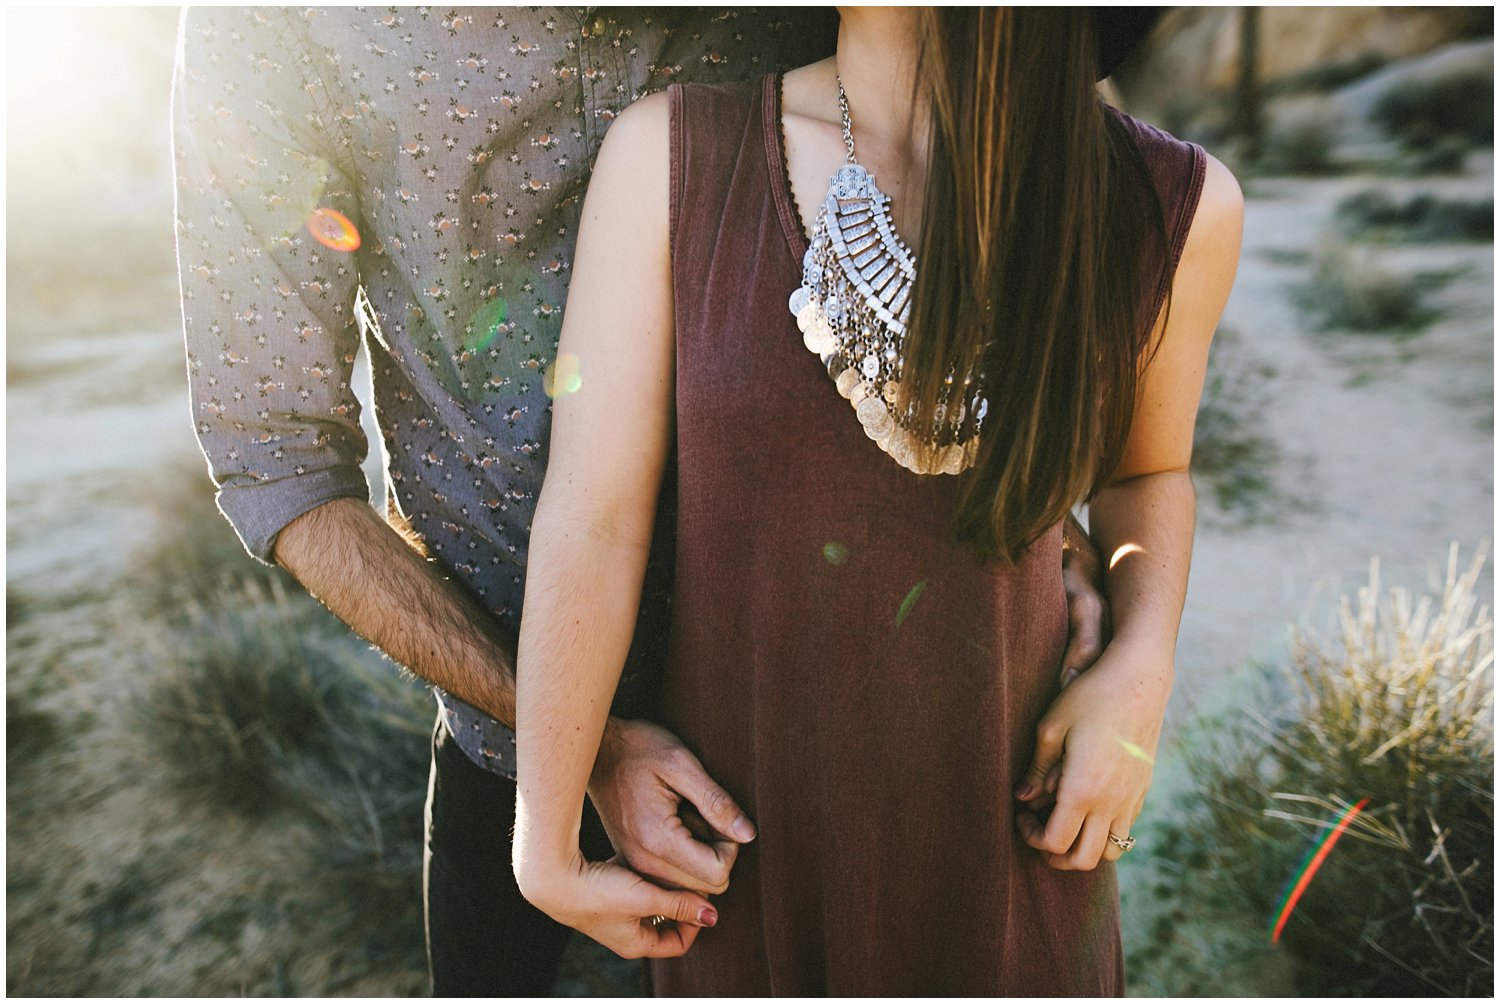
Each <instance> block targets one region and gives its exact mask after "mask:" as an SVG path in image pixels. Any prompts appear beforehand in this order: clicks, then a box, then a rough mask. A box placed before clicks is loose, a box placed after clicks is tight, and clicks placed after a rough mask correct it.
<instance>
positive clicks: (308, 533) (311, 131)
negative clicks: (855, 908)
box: [173, 8, 1099, 995]
mask: <svg viewBox="0 0 1500 1004" xmlns="http://www.w3.org/2000/svg"><path fill="white" fill-rule="evenodd" d="M833 29H834V18H833V17H832V15H831V14H830V13H827V12H821V11H815V12H805V11H793V12H788V11H785V10H777V11H774V12H765V13H756V12H752V11H745V10H740V11H735V10H724V11H717V12H702V11H683V12H670V11H669V12H661V11H644V10H635V11H629V12H625V11H623V10H615V11H593V10H588V9H583V8H540V9H527V10H524V11H523V10H519V9H486V10H482V11H481V10H476V9H471V8H463V9H446V8H415V9H390V8H382V9H380V10H359V9H353V8H335V9H328V10H315V9H307V8H298V9H295V10H291V9H274V10H272V9H252V10H230V9H207V10H193V11H190V12H188V13H187V14H185V15H184V19H183V26H182V39H181V42H182V44H181V48H180V51H179V57H178V66H177V73H176V80H175V91H174V102H173V104H174V111H173V117H174V144H175V148H176V169H177V182H178V189H177V193H178V242H179V244H178V247H179V250H178V257H179V267H180V272H181V280H182V297H183V316H184V329H185V335H186V341H187V352H188V369H189V378H190V384H191V390H192V408H193V417H194V422H195V425H196V430H197V433H198V436H199V440H200V443H201V445H202V447H203V450H204V452H205V454H206V455H207V457H208V459H209V463H210V467H211V470H212V474H213V477H214V480H215V482H216V483H217V484H218V486H219V496H218V501H219V507H220V509H221V510H222V511H223V513H224V514H225V516H226V517H227V518H228V519H229V521H230V522H231V523H232V524H233V525H234V527H235V529H236V531H237V532H238V533H239V535H240V537H241V539H242V540H243V541H244V543H245V546H246V548H247V549H248V550H249V551H250V553H251V554H253V555H255V556H256V557H257V558H259V559H261V560H263V561H275V562H276V563H278V564H280V565H281V566H283V567H285V568H286V569H288V570H289V571H290V572H291V573H292V574H293V575H295V576H296V577H297V578H298V580H299V581H301V582H302V583H303V584H304V585H305V586H306V587H307V588H308V589H309V590H310V591H311V592H312V593H313V594H314V595H316V596H317V597H318V598H319V599H320V600H322V601H323V602H324V603H325V604H326V605H327V606H328V607H329V608H330V609H331V610H333V612H334V613H336V614H337V615H338V616H339V617H341V618H342V619H343V620H344V621H345V622H347V623H348V624H349V625H350V626H351V627H352V628H353V629H354V630H355V631H357V632H358V633H359V634H360V635H362V636H363V637H365V638H367V639H369V640H370V641H372V642H373V643H375V644H376V645H377V646H378V647H380V648H381V649H382V650H383V651H385V652H386V653H387V654H389V655H390V656H391V658H392V659H394V660H395V661H397V662H398V663H400V664H401V665H403V666H406V667H409V668H410V669H411V670H412V671H413V672H415V673H417V674H418V675H419V676H421V677H423V678H424V679H426V680H427V681H429V682H431V683H432V684H433V685H434V687H435V688H436V692H437V695H438V698H439V706H440V714H439V721H438V724H437V726H436V728H435V730H434V739H433V771H432V780H431V788H430V791H429V802H428V854H427V861H426V873H425V875H424V888H425V892H426V898H427V933H428V958H429V964H430V967H431V975H432V980H433V989H434V992H435V993H438V994H444V995H449V994H485V995H493V994H502V993H516V994H528V995H536V994H543V993H546V992H548V990H549V989H550V986H551V982H552V978H553V975H554V973H555V970H556V966H557V961H558V959H559V957H560V953H561V950H562V946H563V943H564V940H565V938H566V931H565V930H564V929H562V928H560V927H558V926H557V925H556V924H554V923H553V922H551V921H550V920H548V919H547V918H545V917H544V916H542V915H541V914H540V913H539V912H537V911H535V910H534V909H533V908H531V907H530V906H529V905H528V904H526V903H525V902H524V901H523V900H522V899H521V897H520V895H519V893H518V892H517V890H516V888H515V883H514V879H513V877H512V875H511V871H510V849H509V839H510V838H509V834H510V830H511V827H512V825H513V820H514V806H515V786H514V782H513V781H512V780H511V778H513V777H514V733H513V732H512V731H511V728H510V726H511V725H512V724H513V722H514V690H513V677H512V660H513V656H514V632H515V629H516V626H517V623H518V618H519V614H520V608H521V600H522V593H523V585H524V574H525V567H526V551H527V534H528V531H529V526H530V517H531V512H532V508H533V506H534V504H535V500H536V494H537V491H538V490H539V489H540V487H541V483H542V474H543V469H544V464H545V456H546V452H545V444H546V439H547V422H548V413H549V407H548V404H549V402H548V391H549V390H551V391H553V392H558V391H560V390H561V391H566V389H567V387H566V386H563V385H565V384H566V381H567V380H568V379H569V375H568V374H566V373H564V372H562V369H563V368H562V367H556V368H549V367H552V364H553V363H554V359H553V355H554V353H555V350H556V339H557V334H558V330H559V327H560V321H561V316H562V307H563V303H564V301H565V298H566V286H567V277H568V270H569V263H570V258H571V251H572V243H573V239H574V236H575V231H576V224H577V218H578V212H579V206H580V203H581V196H582V192H583V189H584V186H585V184H586V181H587V172H588V166H589V165H590V163H591V162H592V158H593V156H594V154H595V153H596V151H597V150H598V146H599V142H600V140H601V138H602V135H603V133H604V131H605V129H606V128H607V127H608V124H609V122H610V120H611V119H612V118H613V117H614V115H615V114H616V113H617V112H618V111H619V110H620V109H622V108H623V107H625V106H626V105H627V104H629V103H630V102H631V101H632V100H634V99H635V98H636V97H638V96H640V95H641V94H642V93H645V92H647V91H650V90H656V89H660V88H662V87H665V86H666V85H668V84H669V83H672V82H674V81H679V80H690V79H691V80H728V79H742V78H748V77H752V76H755V75H758V74H760V73H763V72H766V71H768V70H771V69H773V68H775V67H777V66H782V67H786V66H795V65H800V64H802V63H806V62H811V61H813V60H815V59H817V58H820V57H821V56H823V55H826V54H827V53H828V52H829V51H831V48H832V43H833ZM362 331H363V335H364V338H363V344H364V346H365V348H366V350H367V351H368V352H369V358H370V368H371V372H372V378H373V379H372V382H373V390H374V399H375V406H376V415H377V419H378V423H379V426H380V429H381V433H382V438H383V440H384V453H385V457H384V460H385V464H384V466H385V470H386V499H387V511H388V513H389V514H390V515H391V517H392V521H393V522H395V523H398V524H402V525H403V527H409V529H410V531H411V532H410V535H409V536H408V537H403V534H402V532H400V531H398V530H397V529H394V528H393V527H392V525H390V524H389V523H387V522H386V521H385V520H383V519H382V518H381V517H380V516H378V515H377V514H376V513H375V512H374V511H373V510H372V509H371V508H370V506H369V505H368V504H367V503H366V499H367V497H368V486H367V484H366V482H365V479H364V477H363V474H362V473H361V469H360V462H361V460H362V459H363V457H364V455H365V441H364V437H363V435H362V433H361V432H360V427H359V405H358V402H357V401H356V399H355V397H354V395H353V393H352V391H351V389H350V379H351V372H352V366H353V363H354V359H355V356H356V353H357V351H358V349H359V346H360V344H361V337H360V336H361V332H362ZM549 379H550V380H551V383H549ZM670 501H671V492H670V490H669V491H668V492H666V493H664V502H665V503H668V504H667V505H664V507H663V508H664V519H663V521H662V525H661V526H660V527H659V529H658V533H657V552H658V558H657V560H655V561H654V562H653V571H652V572H651V573H650V574H649V575H648V587H647V589H646V599H645V602H644V603H643V617H642V621H641V625H640V627H639V629H638V632H637V644H636V646H635V648H634V651H633V654H632V660H631V662H630V665H629V666H628V667H627V669H626V673H625V677H624V680H623V682H622V687H621V696H620V699H619V700H618V701H617V704H616V714H617V717H616V718H615V719H613V720H612V723H611V726H610V728H609V730H608V733H607V735H606V740H605V744H604V747H603V749H602V750H601V755H600V759H599V763H598V765H597V767H596V771H595V776H594V778H593V783H592V785H591V787H590V797H591V800H592V802H593V804H594V805H595V806H596V807H597V808H598V810H599V814H600V816H601V817H602V821H603V830H605V831H607V833H608V840H606V839H605V835H604V833H603V832H601V831H600V829H599V827H598V825H597V823H595V824H593V825H592V828H591V831H590V832H586V833H585V834H584V841H585V844H586V846H587V847H588V848H589V849H590V850H591V851H592V852H593V853H594V854H596V855H607V854H608V853H610V844H613V847H614V849H615V850H617V851H618V852H619V854H620V855H621V857H622V858H623V859H624V860H625V861H626V862H627V863H628V864H629V865H631V866H632V867H633V868H635V869H636V870H637V871H640V872H641V873H643V874H645V875H647V876H648V877H651V878H653V879H655V880H656V881H657V882H659V883H660V884H662V885H665V886H668V887H681V888H688V889H694V890H697V891H699V892H704V893H711V892H715V891H719V890H722V889H723V888H724V887H725V884H726V882H727V881H728V875H729V870H730V868H731V867H732V865H733V863H734V859H735V855H736V853H737V849H738V847H739V845H740V844H742V843H744V842H746V841H748V840H751V839H753V837H754V825H753V823H752V822H751V821H750V820H749V819H747V818H746V817H745V816H744V814H743V813H742V812H741V811H740V810H739V808H738V807H737V806H736V804H735V803H734V801H733V799H732V798H731V797H730V795H729V794H728V793H726V792H725V791H723V789H721V788H720V787H719V786H718V785H717V784H715V783H714V781H713V780H712V779H711V778H709V777H708V776H707V774H706V773H705V772H704V771H703V769H702V767H701V766H700V765H699V764H698V762H697V760H696V759H695V758H694V757H693V756H692V754H691V753H690V752H689V751H687V750H686V749H685V748H684V747H682V745H681V744H680V743H679V742H678V741H677V740H676V739H675V737H673V736H671V735H670V734H669V733H667V732H666V731H665V730H662V729H660V728H658V727H656V726H654V725H651V724H649V723H648V722H645V721H642V720H640V716H641V715H642V714H643V713H644V711H645V710H646V709H647V708H648V707H649V690H650V687H649V684H650V675H649V670H650V667H651V666H652V665H653V663H654V661H655V659H656V658H657V657H658V656H659V654H660V643H661V641H662V639H663V638H664V635H665V632H664V630H663V626H664V624H665V617H666V615H667V610H666V606H667V603H668V598H669V590H670V583H669V581H668V572H669V569H670V560H669V558H670V547H671V537H670V528H671V524H670V511H669V510H670ZM661 555H666V556H667V558H668V560H665V561H664V560H661V557H660V556H661ZM1088 581H1089V574H1088V569H1083V570H1081V571H1080V570H1079V569H1076V568H1075V569H1072V570H1071V571H1070V573H1069V583H1070V595H1072V594H1074V593H1079V594H1081V595H1082V596H1083V599H1082V600H1081V601H1080V602H1077V603H1075V604H1074V608H1073V613H1074V619H1075V622H1081V621H1087V622H1088V623H1089V625H1090V626H1089V627H1088V628H1087V629H1086V630H1083V631H1078V632H1076V633H1075V640H1074V645H1073V646H1072V647H1071V648H1070V651H1069V656H1068V662H1069V665H1070V667H1071V668H1082V667H1083V666H1085V665H1087V663H1088V662H1090V661H1092V657H1093V655H1094V654H1096V653H1097V648H1098V640H1099V639H1098V634H1099V615H1098V614H1097V612H1096V613H1093V614H1092V616H1090V615H1089V613H1088V611H1089V610H1090V609H1092V610H1097V608H1098V597H1097V595H1096V594H1094V593H1092V592H1091V591H1090V589H1089V586H1088ZM684 803H686V804H687V805H688V806H691V807H692V808H693V809H695V810H696V812H697V813H699V814H701V817H702V820H703V821H704V822H706V827H705V826H702V825H701V824H697V822H696V817H695V816H694V814H693V812H692V811H690V810H688V809H686V808H684V810H683V812H684V815H685V816H686V817H688V818H689V819H690V820H692V821H694V822H695V827H696V828H695V831H690V830H689V829H688V828H687V826H686V825H685V823H684V821H683V816H679V808H680V806H683V804H684ZM693 832H697V833H698V834H699V835H700V836H702V837H703V838H704V839H702V840H699V839H695V837H694V835H693Z"/></svg>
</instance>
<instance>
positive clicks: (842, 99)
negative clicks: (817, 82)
mask: <svg viewBox="0 0 1500 1004" xmlns="http://www.w3.org/2000/svg"><path fill="white" fill-rule="evenodd" d="M833 79H834V82H835V83H837V84H838V86H839V115H840V116H841V117H842V118H843V120H844V150H845V152H846V153H847V154H848V162H849V163H850V164H853V163H854V126H853V124H852V123H851V122H850V121H849V99H848V97H846V96H845V94H844V81H843V78H842V77H840V76H839V75H838V74H834V77H833Z"/></svg>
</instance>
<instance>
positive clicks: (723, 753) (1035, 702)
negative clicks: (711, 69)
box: [651, 76, 1204, 996]
mask: <svg viewBox="0 0 1500 1004" xmlns="http://www.w3.org/2000/svg"><path fill="white" fill-rule="evenodd" d="M670 104H671V115H672V126H671V144H672V175H671V214H672V220H671V233H672V277H673V284H674V289H675V294H674V297H675V306H676V329H677V388H676V407H677V479H678V480H677V510H678V528H677V560H676V585H675V600H674V610H673V625H672V633H671V644H670V654H669V659H668V669H667V673H666V678H665V680H664V684H663V687H664V692H663V699H664V707H665V715H666V718H665V723H666V724H667V725H668V726H669V727H670V728H672V729H674V730H675V731H676V732H677V734H678V735H680V736H681V737H682V738H683V740H684V741H685V742H686V743H687V745H688V746H689V747H690V748H691V749H693V750H694V751H695V752H696V753H697V754H698V755H699V756H700V757H701V759H702V761H703V764H704V766H705V767H706V768H707V770H708V772H709V773H710V774H711V775H712V776H713V777H714V778H716V779H717V780H718V781H719V782H720V783H722V784H723V785H724V786H725V788H726V789H727V790H728V791H729V792H730V793H731V794H732V795H733V796H734V798H735V799H736V800H737V801H738V802H739V803H740V805H741V806H743V807H744V808H745V810H746V811H747V812H748V813H749V814H750V817H751V818H752V819H754V820H755V822H756V824H757V826H758V827H759V836H758V837H757V839H756V840H755V841H754V842H753V843H751V844H749V845H747V846H746V847H745V848H744V849H743V851H742V853H741V854H740V856H739V860H738V862H737V863H736V865H735V867H734V873H733V875H732V877H731V879H730V887H729V890H728V891H727V892H726V893H724V894H723V895H722V896H720V897H717V899H716V903H717V905H718V907H719V918H720V919H719V923H718V926H717V927H715V928H712V929H709V930H705V931H703V932H702V933H701V935H700V936H699V938H698V940H697V943H696V944H695V945H694V947H693V948H692V950H691V951H689V952H688V954H687V955H686V956H685V957H683V958H681V959H674V960H666V961H658V962H654V963H653V964H652V969H651V979H652V986H653V990H654V991H655V992H656V993H657V994H661V995H669V996H686V995H693V996H698V995H730V994H733V995H757V996H764V995H816V994H830V995H841V996H842V995H848V996H858V995H894V994H912V995H1059V994H1068V995H1112V994H1121V993H1123V991H1124V964H1123V959H1122V956H1121V948H1120V935H1119V925H1120V919H1119V900H1118V894H1117V891H1116V886H1115V872H1114V866H1113V865H1109V864H1103V865H1101V866H1100V867H1098V868H1097V869H1095V870H1094V871H1092V872H1063V871H1055V870H1053V869H1052V868H1049V867H1048V866H1047V865H1046V863H1045V862H1044V861H1043V859H1042V856H1041V855H1040V854H1039V853H1038V852H1036V851H1035V850H1033V849H1031V848H1030V847H1028V846H1027V845H1026V844H1025V843H1024V842H1023V841H1022V840H1021V838H1020V836H1019V835H1018V834H1017V832H1016V824H1015V820H1014V818H1013V806H1014V802H1013V798H1012V789H1013V788H1014V786H1015V785H1016V783H1017V782H1018V781H1019V780H1020V778H1021V776H1022V774H1023V773H1024V772H1025V770H1026V768H1027V767H1028V766H1029V763H1030V757H1031V753H1032V749H1033V744H1034V741H1035V730H1036V725H1037V723H1038V721H1040V719H1041V717H1042V715H1043V713H1044V712H1045V711H1046V709H1047V707H1048V705H1049V704H1050V703H1051V702H1052V700H1053V698H1054V697H1055V696H1056V694H1057V690H1058V673H1059V669H1060V661H1061V658H1062V653H1063V648H1064V646H1065V643H1066V640H1067V609H1066V605H1065V601H1064V595H1063V585H1062V578H1061V566H1062V555H1061V529H1060V527H1054V528H1053V529H1052V530H1050V531H1049V532H1047V533H1045V534H1044V535H1043V536H1042V537H1041V538H1040V539H1039V540H1037V541H1036V542H1035V543H1034V544H1033V545H1032V546H1031V547H1030V548H1029V549H1028V550H1027V551H1026V552H1025V554H1024V556H1023V557H1022V558H1021V559H1020V560H1019V561H1018V562H1017V563H1016V564H1015V565H1014V566H1006V565H1004V564H1001V563H994V564H981V563H979V562H978V561H977V560H976V559H975V558H974V557H973V556H972V555H971V554H970V553H969V552H967V551H966V550H965V549H963V548H962V547H960V546H958V545H956V544H954V543H953V542H951V540H950V538H949V534H948V530H947V523H948V519H949V515H950V513H951V512H952V510H953V504H954V497H955V488H956V485H957V483H958V481H957V479H956V478H954V477H952V476H925V477H924V476H918V475H915V474H912V473H910V472H909V471H906V470H904V469H903V468H901V467H900V466H899V465H897V463H896V462H895V461H894V460H892V459H891V458H890V457H889V456H887V455H886V454H885V453H883V452H881V450H880V449H879V448H878V447H877V446H876V445H875V444H874V443H873V442H871V441H870V440H869V439H868V438H867V437H866V436H865V434H864V431H863V429H862V428H861V427H860V423H859V421H858V419H857V418H856V416H855V414H854V411H853V409H852V408H851V407H850V406H849V403H848V402H847V401H845V400H844V399H843V398H842V397H840V395H839V393H838V390H837V389H836V388H835V386H834V384H833V381H832V380H830V379H829V377H828V374H827V372H826V370H825V369H824V367H823V366H822V364H821V363H820V362H819V360H818V359H817V357H816V356H814V355H813V354H812V353H811V352H809V351H808V350H807V349H806V348H805V347H804V346H803V344H802V338H801V335H800V334H799V332H798V329H797V325H796V321H795V319H794V318H793V317H792V315H791V313H790V312H789V311H788V309H787V297H788V295H789V294H790V293H791V291H792V290H793V289H795V288H796V287H797V286H798V284H799V282H800V280H801V271H802V267H801V266H802V255H803V252H804V251H805V250H806V247H807V243H806V238H805V237H804V235H803V231H802V226H801V223H800V221H799V219H798V215H797V211H796V209H795V204H794V202H793V200H792V195H791V192H790V188H789V185H788V182H787V174H786V170H785V161H784V154H783V149H782V140H781V130H780V107H779V106H780V89H779V79H778V78H776V77H774V76H768V77H766V78H764V79H762V80H760V81H758V82H755V83H748V84H739V85H727V86H717V85H688V86H676V87H673V88H671V90H670ZM1127 121H1128V122H1129V124H1130V125H1131V128H1132V129H1133V130H1134V131H1135V133H1136V135H1137V136H1138V139H1139V142H1140V143H1141V146H1142V149H1143V152H1144V153H1145V154H1146V159H1147V162H1148V165H1149V166H1150V168H1151V170H1152V173H1153V175H1154V176H1155V178H1156V180H1157V186H1158V189H1159V192H1160V195H1161V199H1162V202H1163V206H1164V208H1165V209H1166V222H1167V225H1168V238H1169V241H1170V243H1171V253H1172V262H1171V264H1173V265H1175V260H1176V256H1177V254H1178V253H1179V252H1180V249H1181V246H1182V241H1183V239H1184V238H1185V236H1186V233H1187V227H1188V223H1189V221H1190V219H1191V216H1192V212H1193V209H1194V207H1195V205H1196V201H1197V196H1198V191H1199V188H1200V187H1201V183H1202V177H1203V163H1204V161H1203V154H1202V151H1201V150H1199V149H1198V148H1196V147H1192V146H1189V145H1187V144H1184V143H1180V142H1179V141H1177V140H1175V139H1172V138H1171V137H1169V136H1167V135H1165V134H1164V133H1160V132H1158V131H1156V130H1153V129H1151V128H1150V127H1147V126H1143V125H1141V124H1139V123H1135V122H1134V121H1133V120H1127ZM1167 271H1168V272H1169V271H1170V269H1168V270H1167Z"/></svg>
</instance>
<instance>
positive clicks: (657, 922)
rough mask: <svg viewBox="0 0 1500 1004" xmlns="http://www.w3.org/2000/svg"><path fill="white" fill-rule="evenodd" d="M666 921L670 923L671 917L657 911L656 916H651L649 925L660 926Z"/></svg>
mask: <svg viewBox="0 0 1500 1004" xmlns="http://www.w3.org/2000/svg"><path fill="white" fill-rule="evenodd" d="M668 923H671V918H670V917H667V916H666V915H664V914H660V913H658V914H657V915H656V916H654V917H652V918H651V926H652V927H661V926H662V925H663V924H668Z"/></svg>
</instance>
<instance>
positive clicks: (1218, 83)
mask: <svg viewBox="0 0 1500 1004" xmlns="http://www.w3.org/2000/svg"><path fill="white" fill-rule="evenodd" d="M1239 25H1240V9H1239V8H1238V7H1207V8H1205V7H1177V8H1173V9H1172V10H1171V11H1169V12H1168V13H1167V14H1166V16H1164V17H1163V18H1162V21H1161V23H1160V24H1159V25H1157V27H1156V30H1155V31H1154V32H1152V34H1151V37H1150V38H1149V39H1148V40H1147V41H1146V43H1145V45H1144V46H1143V47H1142V49H1141V51H1140V52H1138V53H1137V54H1136V55H1134V56H1133V57H1132V58H1131V59H1130V60H1129V61H1128V62H1127V63H1126V65H1124V66H1122V67H1121V68H1120V70H1119V71H1117V72H1116V74H1115V76H1114V78H1113V79H1114V81H1115V84H1116V86H1117V87H1118V88H1119V90H1120V93H1121V95H1122V96H1123V97H1124V99H1125V100H1126V101H1127V102H1128V104H1129V106H1130V108H1131V109H1132V111H1134V112H1136V113H1137V114H1143V115H1145V116H1146V117H1148V118H1149V117H1152V116H1154V115H1160V114H1161V113H1162V112H1163V111H1165V110H1166V109H1167V108H1168V107H1169V106H1170V105H1171V104H1172V103H1173V102H1174V101H1180V100H1181V99H1182V98H1183V97H1184V96H1186V95H1202V94H1205V93H1213V92H1225V91H1228V90H1230V89H1231V88H1232V87H1233V86H1234V84H1235V80H1236V77H1237V75H1238V73H1239V45H1240V27H1239ZM1493 33H1494V12H1493V10H1492V9H1490V8H1464V7H1266V8H1262V9H1261V11H1260V58H1259V63H1260V78H1261V84H1262V86H1267V85H1271V84H1275V83H1276V82H1277V81H1284V80H1287V79H1289V78H1293V77H1296V76H1297V75H1299V74H1304V73H1307V72H1309V71H1314V70H1317V69H1320V68H1329V67H1337V66H1340V65H1349V64H1354V63H1357V62H1359V61H1361V60H1369V61H1371V62H1372V63H1373V62H1389V61H1393V60H1400V59H1407V58H1410V57H1412V56H1417V55H1421V54H1423V53H1426V52H1429V51H1431V50H1433V49H1435V48H1438V47H1439V46H1444V45H1447V44H1449V43H1452V42H1456V41H1461V40H1464V39H1472V38H1475V37H1477V36H1486V35H1489V36H1492V35H1493Z"/></svg>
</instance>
